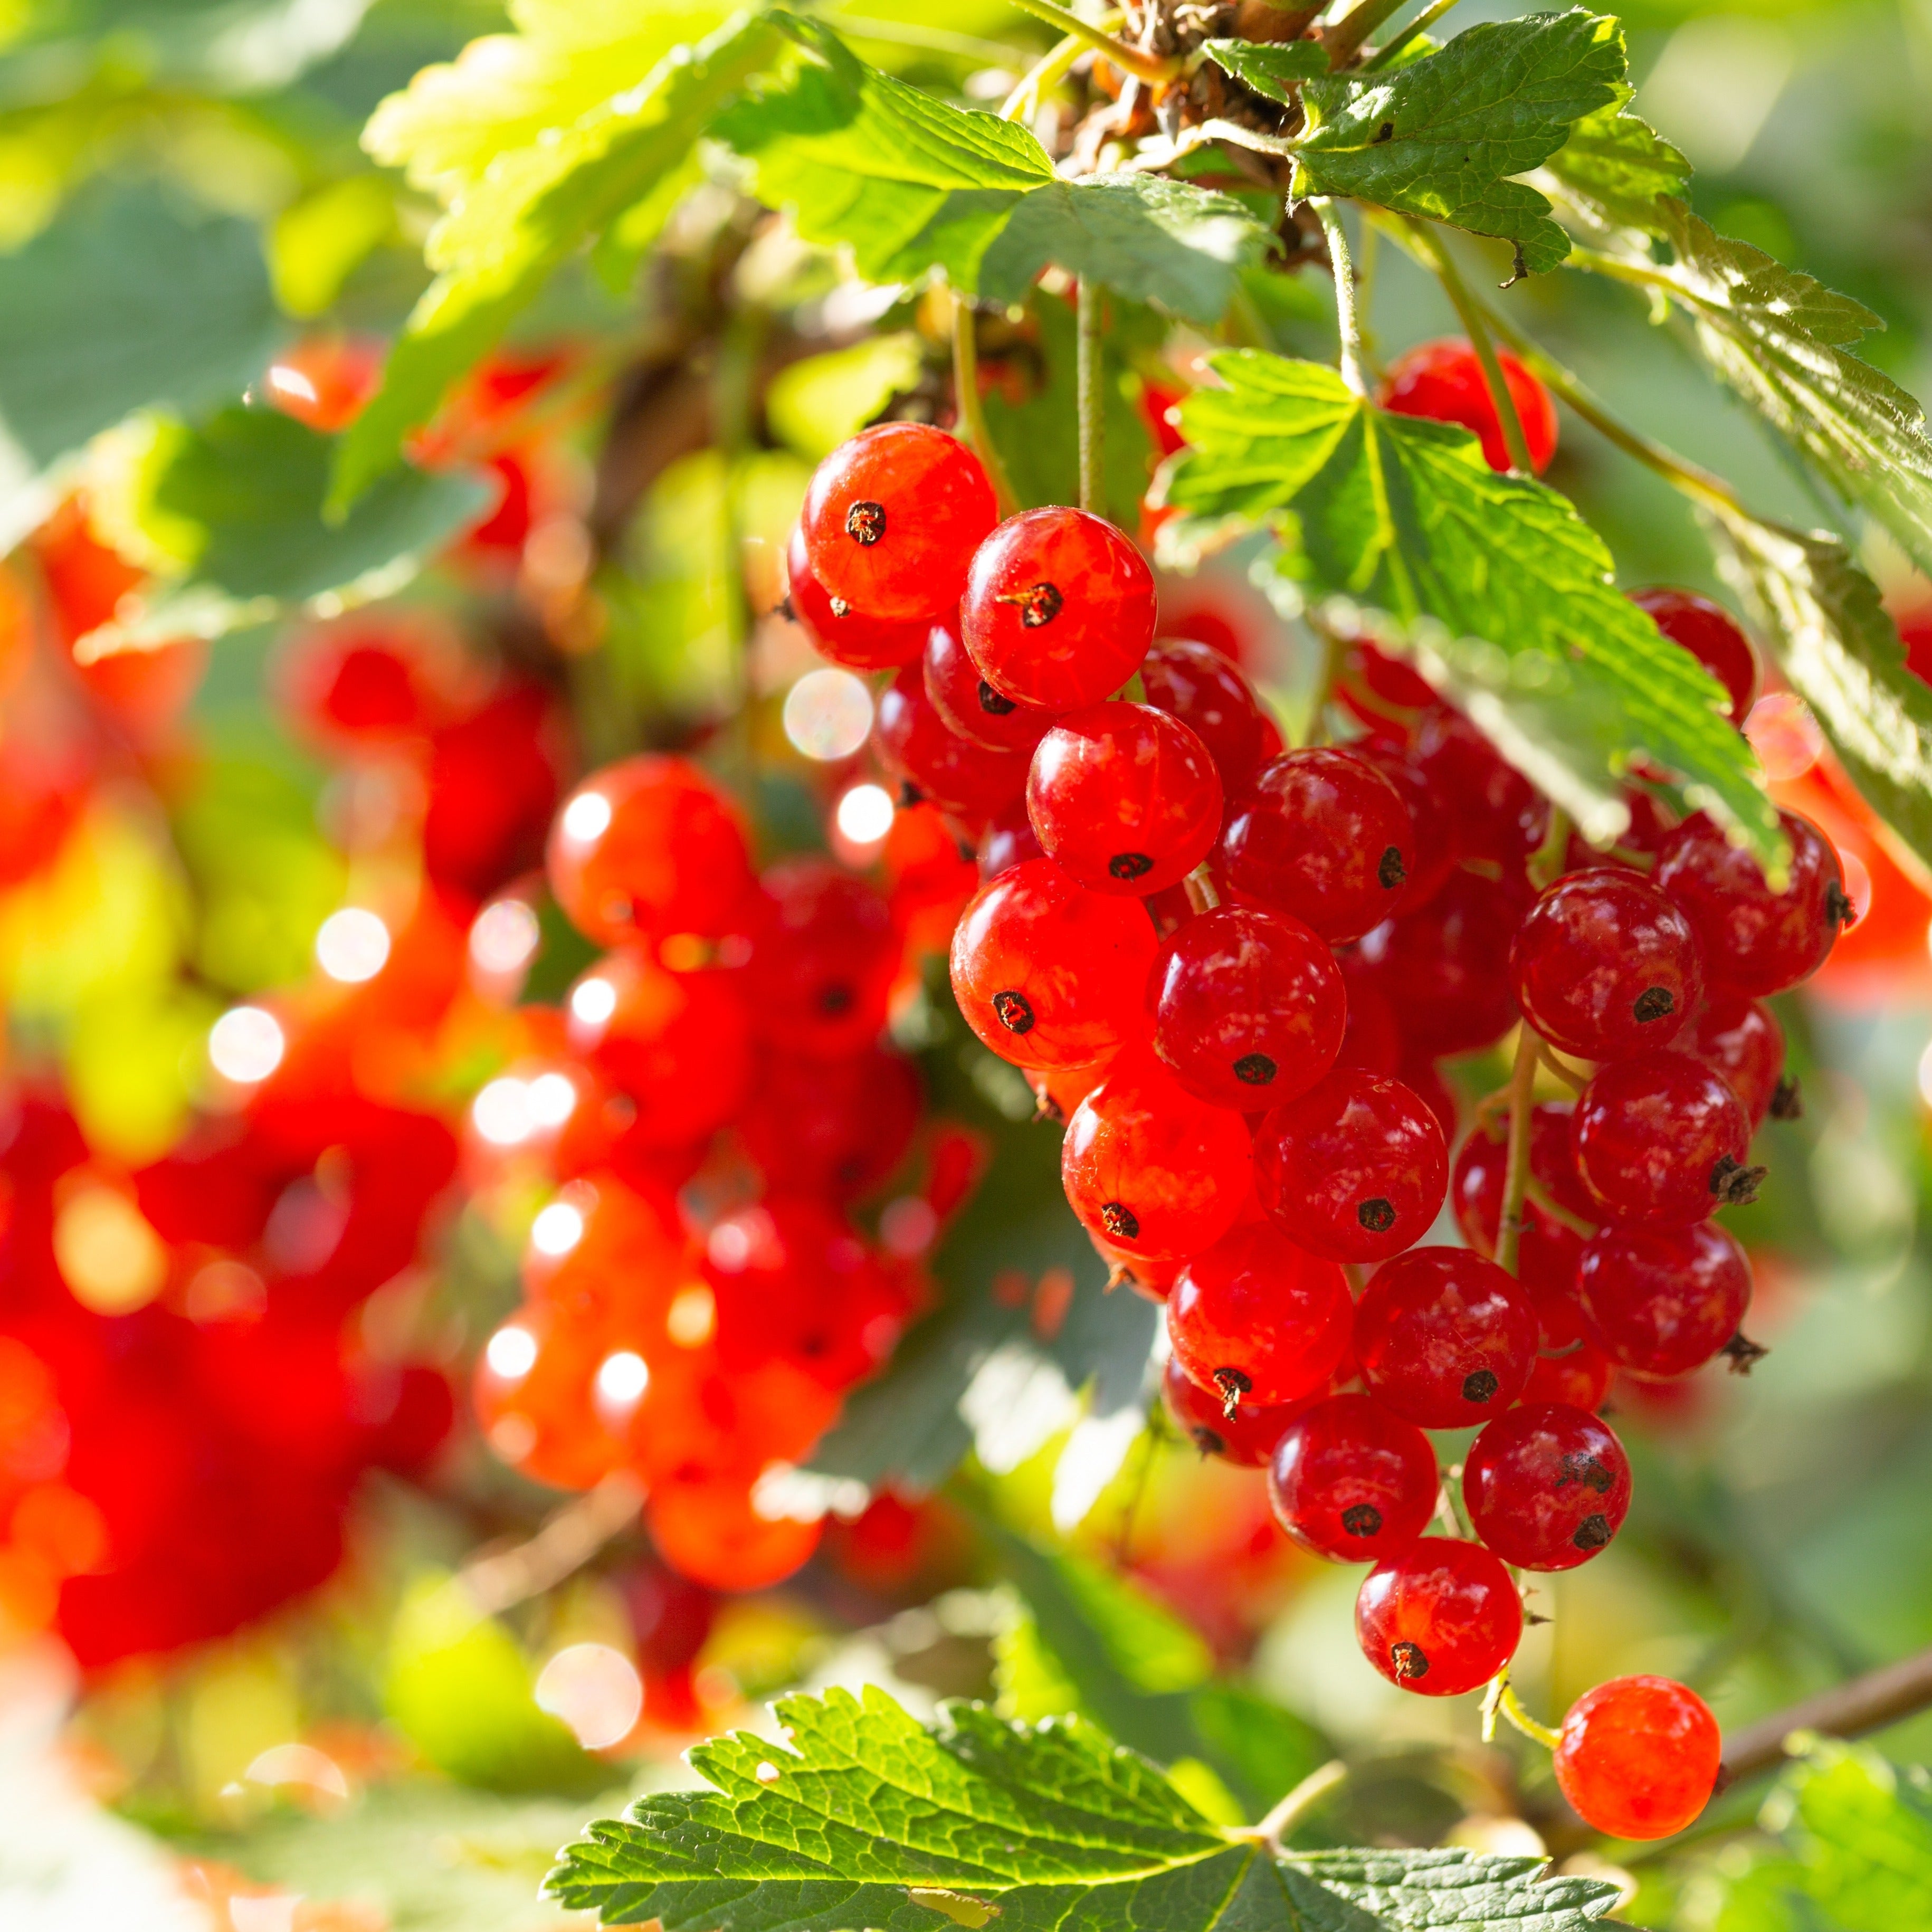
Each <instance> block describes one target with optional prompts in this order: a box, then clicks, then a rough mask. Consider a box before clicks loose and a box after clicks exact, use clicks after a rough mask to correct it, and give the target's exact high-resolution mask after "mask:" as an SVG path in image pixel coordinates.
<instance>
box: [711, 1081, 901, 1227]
mask: <svg viewBox="0 0 1932 1932" xmlns="http://www.w3.org/2000/svg"><path fill="white" fill-rule="evenodd" d="M919 1102H920V1092H919V1070H918V1069H917V1068H916V1067H915V1066H914V1065H913V1063H912V1061H910V1060H908V1059H907V1058H906V1057H905V1055H903V1054H901V1053H895V1052H891V1051H890V1050H889V1049H886V1048H884V1047H880V1046H873V1047H868V1048H867V1049H865V1051H864V1052H862V1053H856V1054H852V1055H847V1057H846V1058H843V1059H840V1060H830V1061H827V1060H806V1059H804V1058H800V1057H799V1056H798V1055H793V1054H774V1055H771V1056H769V1058H767V1059H766V1061H765V1063H764V1064H763V1066H762V1067H760V1069H759V1071H758V1076H757V1081H756V1082H755V1084H754V1086H753V1088H752V1090H751V1100H750V1102H749V1103H748V1106H746V1108H745V1112H743V1113H742V1114H741V1115H739V1118H738V1131H739V1133H741V1134H742V1136H744V1140H745V1151H746V1153H748V1154H749V1155H750V1156H751V1159H752V1160H754V1162H755V1163H757V1167H758V1170H759V1172H760V1173H761V1174H762V1175H763V1176H764V1178H765V1183H766V1186H767V1187H773V1188H779V1187H782V1188H787V1189H790V1190H793V1192H796V1193H822V1194H826V1195H829V1196H831V1197H832V1199H834V1200H836V1201H849V1200H856V1199H859V1197H861V1196H864V1195H866V1194H869V1193H871V1191H872V1190H873V1189H874V1187H877V1185H878V1184H879V1183H880V1181H883V1180H884V1179H885V1178H886V1176H887V1175H889V1174H890V1173H891V1172H892V1169H894V1168H895V1167H897V1166H898V1164H899V1163H900V1162H901V1160H904V1157H905V1155H906V1153H907V1150H908V1149H909V1148H910V1147H911V1145H912V1139H913V1133H914V1132H915V1131H916V1129H917V1127H918V1126H919Z"/></svg>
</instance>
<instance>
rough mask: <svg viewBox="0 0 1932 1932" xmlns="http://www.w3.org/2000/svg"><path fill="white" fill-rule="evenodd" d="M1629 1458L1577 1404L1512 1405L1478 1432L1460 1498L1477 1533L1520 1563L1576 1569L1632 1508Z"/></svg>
mask: <svg viewBox="0 0 1932 1932" xmlns="http://www.w3.org/2000/svg"><path fill="white" fill-rule="evenodd" d="M1630 1499H1631V1472H1630V1459H1629V1457H1627V1456H1626V1455H1625V1454H1624V1445H1622V1443H1621V1442H1619V1441H1618V1440H1617V1439H1616V1436H1613V1434H1612V1433H1610V1429H1609V1427H1607V1425H1606V1424H1604V1423H1601V1422H1600V1421H1598V1419H1597V1418H1596V1417H1595V1416H1594V1415H1591V1414H1590V1413H1589V1412H1588V1411H1587V1410H1585V1409H1559V1408H1538V1409H1511V1411H1510V1412H1509V1413H1508V1415H1499V1416H1498V1417H1497V1418H1496V1421H1493V1422H1492V1423H1490V1424H1489V1425H1488V1426H1487V1427H1486V1428H1485V1429H1484V1431H1483V1433H1482V1434H1481V1435H1480V1436H1478V1437H1477V1438H1476V1440H1475V1445H1473V1447H1472V1448H1471V1449H1470V1451H1469V1460H1467V1461H1466V1463H1464V1464H1463V1502H1464V1503H1465V1505H1467V1507H1468V1509H1469V1521H1470V1523H1472V1525H1473V1526H1475V1532H1476V1534H1477V1535H1478V1536H1480V1537H1481V1538H1482V1539H1483V1541H1484V1542H1485V1543H1487V1544H1488V1545H1489V1546H1490V1548H1491V1549H1492V1550H1494V1551H1495V1552H1496V1554H1497V1555H1498V1556H1500V1557H1501V1558H1502V1559H1503V1561H1504V1562H1505V1563H1513V1564H1514V1565H1516V1567H1517V1568H1518V1569H1519V1570H1574V1569H1575V1568H1576V1567H1577V1565H1578V1564H1580V1563H1587V1562H1589V1560H1590V1559H1591V1558H1592V1557H1593V1556H1595V1555H1596V1553H1598V1550H1601V1549H1604V1547H1606V1546H1607V1544H1609V1542H1610V1538H1612V1537H1613V1536H1614V1535H1616V1533H1617V1532H1618V1530H1619V1529H1620V1528H1621V1527H1622V1524H1623V1520H1624V1517H1625V1513H1626V1512H1627V1511H1628V1509H1629V1508H1630Z"/></svg>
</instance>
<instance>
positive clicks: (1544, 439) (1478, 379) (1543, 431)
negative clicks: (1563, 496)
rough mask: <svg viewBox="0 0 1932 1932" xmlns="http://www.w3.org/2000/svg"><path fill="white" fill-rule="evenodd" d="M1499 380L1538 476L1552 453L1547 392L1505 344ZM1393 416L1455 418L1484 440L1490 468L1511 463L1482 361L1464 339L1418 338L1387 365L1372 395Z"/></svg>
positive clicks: (1450, 420) (1451, 420) (1552, 429)
mask: <svg viewBox="0 0 1932 1932" xmlns="http://www.w3.org/2000/svg"><path fill="white" fill-rule="evenodd" d="M1496 360H1497V361H1498V362H1499V363H1500V364H1501V365H1502V372H1503V383H1504V386H1505V388H1506V389H1508V391H1509V393H1510V400H1511V401H1512V402H1514V404H1516V413H1517V420H1518V421H1519V422H1520V423H1521V424H1522V425H1523V441H1524V442H1525V443H1527V444H1528V445H1529V463H1530V467H1531V468H1532V469H1533V470H1534V471H1535V472H1536V474H1537V475H1539V476H1541V475H1542V474H1543V472H1544V471H1545V470H1546V469H1548V468H1549V467H1550V458H1552V457H1553V456H1554V455H1556V404H1554V403H1553V402H1552V401H1550V392H1549V391H1548V390H1547V389H1545V388H1544V386H1543V385H1542V384H1541V383H1539V382H1538V380H1536V378H1535V377H1534V376H1532V374H1530V373H1529V371H1528V370H1527V369H1526V368H1524V367H1523V365H1522V364H1521V363H1520V362H1518V361H1517V359H1516V358H1515V357H1514V356H1512V355H1511V353H1509V351H1508V350H1507V349H1503V350H1498V351H1497V353H1496ZM1376 400H1377V401H1379V402H1380V404H1382V407H1383V408H1384V409H1385V410H1391V411H1393V412H1394V413H1395V414H1396V415H1397V416H1427V417H1428V418H1429V419H1430V421H1432V422H1446V423H1460V424H1461V425H1462V426H1463V428H1465V429H1468V430H1473V431H1475V433H1476V434H1477V435H1478V436H1479V437H1481V438H1482V440H1483V458H1484V461H1485V462H1487V463H1488V464H1489V466H1490V468H1491V469H1494V470H1498V471H1502V470H1505V469H1508V468H1509V466H1510V458H1509V449H1508V445H1507V444H1505V442H1504V441H1503V426H1502V419H1501V418H1499V416H1498V415H1497V414H1496V403H1495V401H1494V399H1493V398H1492V397H1491V396H1490V386H1489V384H1488V383H1487V382H1486V381H1485V380H1484V377H1483V365H1482V364H1481V362H1479V361H1478V359H1477V356H1476V352H1475V350H1474V349H1473V348H1472V347H1470V345H1469V344H1468V343H1466V342H1458V341H1442V342H1421V343H1418V344H1417V345H1416V346H1415V347H1414V348H1413V349H1409V350H1404V351H1403V353H1402V354H1401V355H1400V356H1397V358H1396V359H1395V360H1394V362H1391V364H1390V365H1389V366H1388V375H1387V376H1386V377H1384V378H1383V380H1382V392H1381V394H1380V395H1379V397H1378V398H1377V399H1376Z"/></svg>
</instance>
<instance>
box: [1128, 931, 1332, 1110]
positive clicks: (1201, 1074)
mask: <svg viewBox="0 0 1932 1932" xmlns="http://www.w3.org/2000/svg"><path fill="white" fill-rule="evenodd" d="M1149 986H1150V995H1151V1000H1152V1004H1153V1007H1154V1051H1155V1052H1157V1053H1158V1054H1159V1055H1160V1057H1161V1058H1162V1059H1163V1060H1164V1061H1166V1062H1167V1064H1168V1065H1169V1067H1171V1068H1172V1070H1173V1073H1174V1077H1175V1079H1177V1080H1178V1081H1179V1082H1181V1085H1183V1086H1184V1087H1185V1088H1187V1091H1189V1092H1190V1094H1197V1095H1198V1096H1199V1097H1200V1098H1201V1099H1202V1100H1211V1101H1212V1102H1213V1103H1214V1105H1215V1106H1217V1107H1234V1108H1238V1109H1241V1111H1243V1112H1252V1111H1253V1109H1256V1108H1257V1107H1262V1106H1268V1104H1269V1103H1271V1102H1272V1103H1279V1102H1281V1101H1283V1100H1294V1099H1295V1097H1297V1096H1298V1095H1300V1094H1305V1093H1307V1091H1308V1090H1309V1088H1311V1087H1313V1085H1315V1083H1316V1081H1318V1080H1319V1079H1321V1078H1322V1076H1323V1075H1324V1074H1325V1073H1327V1072H1328V1070H1329V1068H1330V1067H1332V1066H1333V1065H1334V1064H1335V1057H1336V1055H1337V1054H1338V1053H1339V1052H1340V1051H1341V1046H1342V1036H1343V1031H1345V1029H1346V1027H1347V1025H1348V1018H1349V998H1348V995H1347V992H1346V990H1345V989H1344V988H1343V982H1342V971H1341V968H1340V967H1338V966H1337V965H1336V964H1335V956H1334V953H1331V952H1330V950H1328V947H1326V946H1325V945H1323V944H1322V941H1320V940H1319V939H1318V938H1316V936H1315V935H1314V934H1313V933H1312V932H1310V931H1309V929H1307V926H1304V925H1303V924H1302V923H1301V920H1299V919H1290V918H1289V916H1288V915H1287V914H1286V913H1279V912H1267V911H1265V910H1262V908H1261V907H1259V906H1242V905H1226V906H1222V907H1219V908H1217V910H1214V911H1213V912H1208V913H1202V914H1201V915H1200V916H1199V917H1198V918H1196V919H1189V920H1187V922H1185V923H1184V925H1182V926H1179V927H1178V928H1177V929H1175V932H1174V934H1173V935H1172V937H1171V938H1169V939H1168V940H1167V941H1166V943H1165V944H1163V946H1162V947H1161V949H1160V956H1159V958H1158V959H1157V960H1156V961H1155V962H1154V977H1153V979H1152V980H1151V982H1150V983H1149Z"/></svg>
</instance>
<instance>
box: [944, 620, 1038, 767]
mask: <svg viewBox="0 0 1932 1932" xmlns="http://www.w3.org/2000/svg"><path fill="white" fill-rule="evenodd" d="M920 663H921V666H922V673H923V675H924V677H925V679H926V696H927V697H929V698H930V699H932V704H933V709H935V710H936V711H937V712H938V713H939V715H940V717H941V720H942V721H944V724H945V725H946V727H947V729H948V730H950V731H953V732H954V733H956V734H957V735H958V736H960V737H962V738H964V739H966V740H967V742H968V743H970V744H974V745H984V746H986V748H987V749H988V750H989V751H1025V752H1026V753H1028V754H1029V755H1031V753H1032V751H1033V748H1034V746H1035V745H1037V744H1038V743H1039V742H1040V739H1042V738H1043V737H1044V736H1046V733H1047V732H1048V730H1049V729H1050V728H1051V727H1052V724H1053V723H1054V721H1055V718H1057V717H1058V715H1059V714H1058V712H1052V711H1043V710H1041V709H1040V708H1039V706H1037V705H1032V704H1019V703H1016V702H1015V701H1014V700H1013V699H1012V698H1010V697H1005V696H1004V695H1003V694H1001V692H999V691H995V689H994V688H993V687H992V685H990V684H989V683H988V682H986V679H984V678H983V677H982V676H980V667H979V666H978V665H977V664H975V663H974V661H973V660H972V659H971V658H970V657H968V655H967V654H966V646H965V644H964V643H962V642H961V640H960V637H959V619H958V617H957V616H953V617H951V618H941V619H938V620H937V621H935V622H934V623H933V624H932V625H930V626H929V628H928V629H927V631H926V646H925V652H924V655H923V656H922V658H921V660H920Z"/></svg>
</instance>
